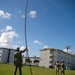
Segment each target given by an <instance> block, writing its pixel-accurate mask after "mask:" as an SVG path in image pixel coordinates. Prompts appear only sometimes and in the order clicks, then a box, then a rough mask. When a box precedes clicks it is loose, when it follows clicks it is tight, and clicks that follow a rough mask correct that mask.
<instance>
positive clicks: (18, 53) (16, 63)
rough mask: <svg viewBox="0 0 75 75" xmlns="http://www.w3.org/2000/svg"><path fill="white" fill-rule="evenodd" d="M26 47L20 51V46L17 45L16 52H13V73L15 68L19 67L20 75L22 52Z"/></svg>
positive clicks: (20, 72) (20, 74)
mask: <svg viewBox="0 0 75 75" xmlns="http://www.w3.org/2000/svg"><path fill="white" fill-rule="evenodd" d="M26 50H27V48H26V49H25V50H23V51H20V48H19V47H17V49H16V52H15V54H14V66H15V70H14V75H16V72H17V69H18V68H19V75H22V61H23V60H22V53H23V52H25V51H26Z"/></svg>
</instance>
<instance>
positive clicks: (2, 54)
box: [0, 47, 15, 63]
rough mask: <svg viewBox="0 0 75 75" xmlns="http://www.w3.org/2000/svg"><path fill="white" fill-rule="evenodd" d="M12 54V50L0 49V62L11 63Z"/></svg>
mask: <svg viewBox="0 0 75 75" xmlns="http://www.w3.org/2000/svg"><path fill="white" fill-rule="evenodd" d="M14 52H15V50H14V49H9V48H3V47H2V48H0V62H1V63H13V57H14Z"/></svg>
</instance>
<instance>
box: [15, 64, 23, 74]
mask: <svg viewBox="0 0 75 75" xmlns="http://www.w3.org/2000/svg"><path fill="white" fill-rule="evenodd" d="M17 69H19V75H22V64H16V65H15V69H14V75H16V73H17Z"/></svg>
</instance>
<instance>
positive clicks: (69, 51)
mask: <svg viewBox="0 0 75 75" xmlns="http://www.w3.org/2000/svg"><path fill="white" fill-rule="evenodd" d="M63 51H64V52H68V53H71V52H72V51H71V50H70V49H68V51H67V49H64V50H63Z"/></svg>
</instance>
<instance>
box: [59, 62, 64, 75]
mask: <svg viewBox="0 0 75 75" xmlns="http://www.w3.org/2000/svg"><path fill="white" fill-rule="evenodd" d="M60 75H65V68H64V61H62V62H61V64H60Z"/></svg>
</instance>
